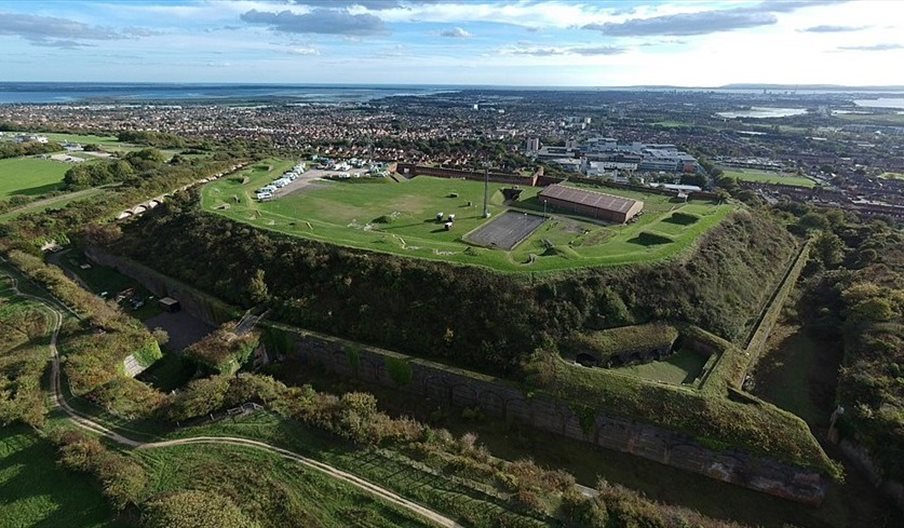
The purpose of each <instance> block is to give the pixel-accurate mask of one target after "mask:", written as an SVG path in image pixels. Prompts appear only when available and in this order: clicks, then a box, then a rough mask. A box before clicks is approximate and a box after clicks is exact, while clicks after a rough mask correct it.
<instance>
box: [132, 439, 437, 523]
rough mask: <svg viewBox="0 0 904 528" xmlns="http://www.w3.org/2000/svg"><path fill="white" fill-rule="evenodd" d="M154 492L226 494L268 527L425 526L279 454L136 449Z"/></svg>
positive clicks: (215, 448)
mask: <svg viewBox="0 0 904 528" xmlns="http://www.w3.org/2000/svg"><path fill="white" fill-rule="evenodd" d="M135 454H136V455H137V456H138V457H139V458H140V460H141V461H142V462H143V463H144V464H145V465H146V467H148V468H149V470H150V472H151V482H153V485H152V486H153V489H152V490H151V493H152V494H158V493H164V492H171V491H176V490H185V489H195V490H206V491H212V492H216V493H218V494H221V495H225V496H227V497H229V498H231V499H232V500H233V502H234V503H235V504H236V505H238V506H239V508H240V509H241V510H242V512H243V513H244V514H245V515H246V516H248V517H249V518H251V519H253V520H255V521H257V522H258V523H260V525H261V526H262V527H264V528H270V527H272V528H277V527H279V528H281V527H284V526H318V527H322V528H328V527H335V528H342V527H346V526H366V527H373V528H378V527H385V528H391V527H396V526H399V527H424V526H429V525H428V524H426V523H425V522H422V521H421V520H420V519H417V518H415V517H414V516H413V515H412V514H409V513H407V512H404V511H401V510H399V509H397V508H396V507H394V506H390V505H387V504H384V503H382V502H379V501H376V500H374V499H373V498H371V497H370V496H368V495H364V494H363V493H361V492H359V491H357V490H355V489H354V488H352V487H351V486H349V485H347V484H345V483H343V482H340V481H337V480H335V479H332V478H330V477H327V476H325V475H322V474H320V473H317V472H315V471H312V470H307V469H303V468H301V466H299V465H298V464H296V463H294V462H291V461H287V460H284V459H282V458H280V457H278V456H276V455H274V454H271V453H266V452H258V451H253V450H249V449H244V448H240V447H234V446H217V445H208V446H173V447H167V448H163V449H154V450H146V451H135Z"/></svg>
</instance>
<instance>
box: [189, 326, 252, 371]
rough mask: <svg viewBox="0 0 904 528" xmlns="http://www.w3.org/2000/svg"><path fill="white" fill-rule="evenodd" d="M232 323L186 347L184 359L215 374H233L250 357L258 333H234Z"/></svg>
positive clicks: (234, 327)
mask: <svg viewBox="0 0 904 528" xmlns="http://www.w3.org/2000/svg"><path fill="white" fill-rule="evenodd" d="M235 329H236V324H235V323H234V322H229V323H225V324H223V325H222V326H220V327H219V328H217V329H216V330H214V331H213V332H211V333H210V334H208V335H207V336H206V337H205V338H204V339H202V340H200V341H198V342H197V343H195V344H193V345H191V346H190V347H188V348H187V349H186V350H185V352H184V354H185V357H187V358H188V359H190V360H192V361H194V362H195V363H197V364H199V365H201V366H202V367H204V368H206V369H208V370H210V371H212V372H214V373H216V374H234V373H235V372H237V371H238V370H239V369H240V368H241V366H242V364H243V363H245V361H247V360H248V358H249V357H251V354H252V352H254V349H255V347H257V344H258V342H259V341H260V333H258V332H255V331H252V332H249V333H247V334H244V335H241V336H240V335H238V334H236V333H235Z"/></svg>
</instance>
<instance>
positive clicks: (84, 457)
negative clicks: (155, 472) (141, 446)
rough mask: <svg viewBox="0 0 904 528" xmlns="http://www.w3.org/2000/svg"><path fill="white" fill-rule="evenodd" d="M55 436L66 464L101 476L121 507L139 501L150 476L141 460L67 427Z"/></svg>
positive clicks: (107, 490) (106, 487)
mask: <svg viewBox="0 0 904 528" xmlns="http://www.w3.org/2000/svg"><path fill="white" fill-rule="evenodd" d="M53 440H54V441H55V442H56V444H57V445H58V446H59V450H60V461H61V462H62V464H63V465H64V466H66V467H68V468H69V469H73V470H76V471H83V472H86V473H91V474H93V475H94V476H95V477H97V478H98V479H99V480H100V482H101V484H102V486H103V490H104V495H106V496H107V498H108V499H110V502H112V503H113V505H114V506H115V507H116V508H117V509H120V510H122V509H124V508H126V507H127V506H130V505H132V506H134V505H137V504H139V502H140V501H141V497H142V494H143V492H144V489H145V487H146V486H147V483H148V477H147V473H146V472H145V471H144V468H142V467H141V465H139V464H138V463H137V462H135V461H134V460H132V459H131V458H129V457H126V456H123V455H120V454H119V453H116V452H114V451H110V450H109V449H107V448H106V447H104V445H103V444H101V443H100V440H98V439H97V438H96V437H91V436H87V435H85V434H83V433H81V432H77V431H72V430H69V431H64V432H62V433H58V434H57V435H56V436H55V438H54V439H53Z"/></svg>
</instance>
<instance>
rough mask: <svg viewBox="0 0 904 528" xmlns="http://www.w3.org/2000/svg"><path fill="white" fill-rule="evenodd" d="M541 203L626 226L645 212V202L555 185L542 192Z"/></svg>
mask: <svg viewBox="0 0 904 528" xmlns="http://www.w3.org/2000/svg"><path fill="white" fill-rule="evenodd" d="M540 201H541V202H543V203H544V204H546V205H549V206H552V207H558V208H562V209H567V210H570V211H574V212H577V213H580V214H583V215H587V216H590V217H592V218H598V219H600V220H606V221H610V222H618V223H621V224H624V223H626V222H628V221H629V220H631V219H632V218H634V217H635V216H637V215H638V214H640V213H641V211H643V202H641V201H639V200H632V199H630V198H622V197H620V196H613V195H611V194H606V193H601V192H597V191H589V190H585V189H578V188H575V187H566V186H565V185H560V184H555V185H550V186H549V187H547V188H545V189H543V190H542V191H540Z"/></svg>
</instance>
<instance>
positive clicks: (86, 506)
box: [0, 426, 117, 528]
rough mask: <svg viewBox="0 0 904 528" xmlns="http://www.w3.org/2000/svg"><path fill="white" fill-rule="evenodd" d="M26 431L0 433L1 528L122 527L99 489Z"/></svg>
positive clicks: (12, 429) (13, 429)
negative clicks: (74, 471)
mask: <svg viewBox="0 0 904 528" xmlns="http://www.w3.org/2000/svg"><path fill="white" fill-rule="evenodd" d="M56 458H57V457H56V450H55V449H54V448H53V446H51V445H50V443H49V442H47V441H45V440H42V439H41V438H39V437H38V436H37V435H36V434H35V433H34V432H33V431H31V430H30V429H29V428H27V427H25V426H8V427H0V528H25V527H34V528H55V527H58V526H72V527H78V528H95V527H98V528H99V527H112V526H117V524H115V523H114V522H113V521H112V519H113V512H112V511H111V508H110V506H109V505H108V504H107V501H106V499H105V498H104V497H103V495H101V493H100V489H99V486H98V485H97V483H96V482H95V481H94V480H93V479H92V477H90V476H89V475H87V474H79V473H73V472H71V471H67V470H65V469H62V468H61V467H59V466H58V465H57V463H56Z"/></svg>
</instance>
